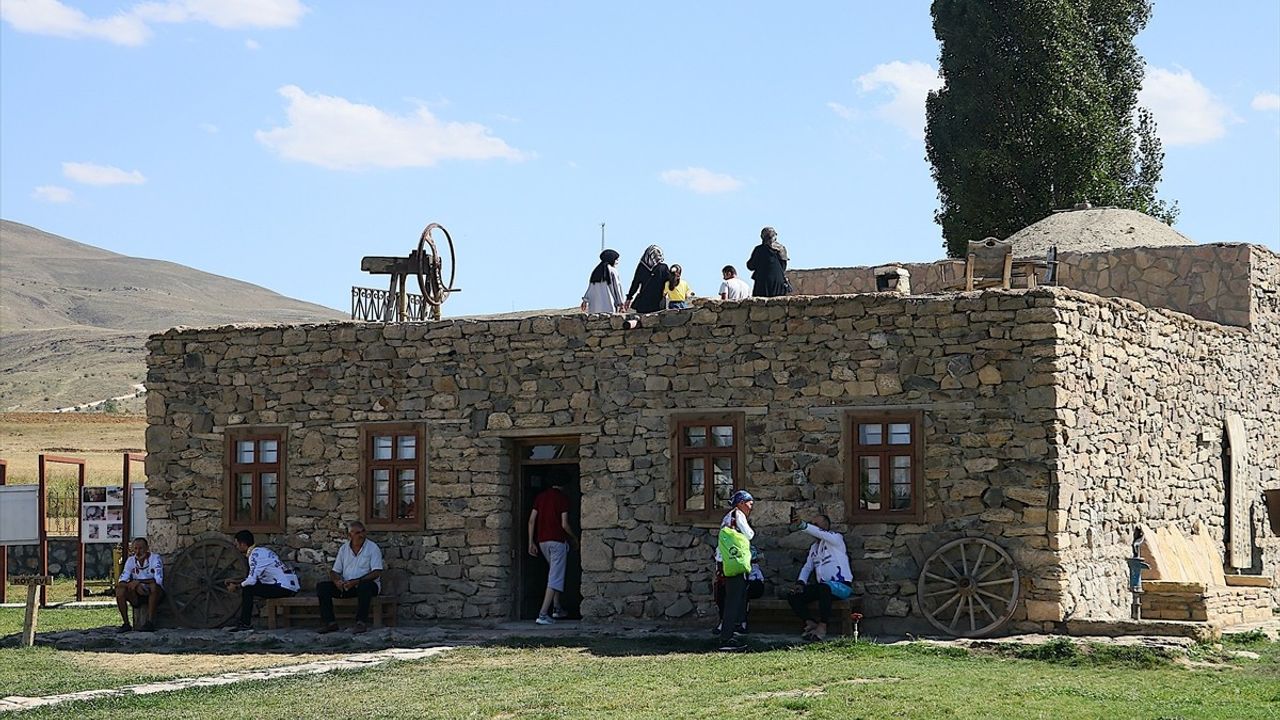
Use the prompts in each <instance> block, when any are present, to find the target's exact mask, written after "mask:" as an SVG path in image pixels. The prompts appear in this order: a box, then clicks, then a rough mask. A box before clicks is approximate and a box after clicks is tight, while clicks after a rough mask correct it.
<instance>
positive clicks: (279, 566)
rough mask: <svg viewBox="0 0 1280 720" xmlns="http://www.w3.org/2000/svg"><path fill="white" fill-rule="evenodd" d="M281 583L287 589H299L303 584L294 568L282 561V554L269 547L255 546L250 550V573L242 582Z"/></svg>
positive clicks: (254, 583)
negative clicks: (300, 582)
mask: <svg viewBox="0 0 1280 720" xmlns="http://www.w3.org/2000/svg"><path fill="white" fill-rule="evenodd" d="M259 583H261V584H263V585H279V586H280V587H282V588H284V589H285V590H292V591H294V592H297V591H298V588H300V587H301V585H300V584H299V583H298V576H297V575H295V574H294V572H293V570H292V569H291V568H289V567H287V566H286V565H285V564H284V563H283V562H280V556H279V555H276V554H275V553H274V552H272V551H271V550H270V549H268V548H264V547H258V546H257V545H255V546H253V547H252V548H250V550H249V575H248V576H247V577H246V578H245V579H244V580H243V581H242V582H241V583H240V585H241V587H243V586H245V585H257V584H259Z"/></svg>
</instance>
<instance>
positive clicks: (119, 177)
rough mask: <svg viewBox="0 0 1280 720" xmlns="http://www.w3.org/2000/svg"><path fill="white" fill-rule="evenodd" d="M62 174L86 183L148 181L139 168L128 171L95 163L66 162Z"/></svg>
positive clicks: (116, 183)
mask: <svg viewBox="0 0 1280 720" xmlns="http://www.w3.org/2000/svg"><path fill="white" fill-rule="evenodd" d="M62 174H63V175H66V176H67V178H68V179H70V180H75V181H76V182H78V183H83V184H85V185H141V184H143V183H145V182H146V181H147V179H146V178H145V177H143V176H142V173H140V172H138V171H137V170H132V171H126V170H121V169H120V168H118V167H113V166H111V165H95V164H93V163H74V162H64V163H62Z"/></svg>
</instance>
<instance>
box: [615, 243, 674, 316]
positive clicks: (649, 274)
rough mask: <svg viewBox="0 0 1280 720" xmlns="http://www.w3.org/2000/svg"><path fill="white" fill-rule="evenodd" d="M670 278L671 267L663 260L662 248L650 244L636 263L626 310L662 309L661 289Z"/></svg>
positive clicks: (646, 310) (640, 311) (648, 310)
mask: <svg viewBox="0 0 1280 720" xmlns="http://www.w3.org/2000/svg"><path fill="white" fill-rule="evenodd" d="M670 278H671V269H670V268H669V267H667V264H666V262H664V261H663V255H662V248H660V247H658V246H657V245H650V246H649V247H647V248H645V251H644V255H642V256H641V257H640V262H639V264H637V265H636V274H635V276H634V277H632V279H631V287H630V288H629V289H628V290H627V302H626V305H625V306H624V309H626V310H635V311H636V312H638V313H651V312H657V311H659V310H661V309H662V300H663V290H664V289H665V288H666V285H667V280H669V279H670Z"/></svg>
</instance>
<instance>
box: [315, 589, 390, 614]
mask: <svg viewBox="0 0 1280 720" xmlns="http://www.w3.org/2000/svg"><path fill="white" fill-rule="evenodd" d="M316 595H318V596H319V597H320V620H321V622H324V623H326V624H327V623H331V622H333V599H334V598H355V599H356V622H362V623H367V622H369V606H370V605H372V604H373V599H374V598H375V597H377V595H378V583H376V582H374V581H373V580H362V581H361V582H360V584H359V585H356V586H355V587H353V588H351V589H350V590H339V589H338V586H337V585H334V584H333V583H331V582H329V581H328V580H326V581H324V582H322V583H317V584H316Z"/></svg>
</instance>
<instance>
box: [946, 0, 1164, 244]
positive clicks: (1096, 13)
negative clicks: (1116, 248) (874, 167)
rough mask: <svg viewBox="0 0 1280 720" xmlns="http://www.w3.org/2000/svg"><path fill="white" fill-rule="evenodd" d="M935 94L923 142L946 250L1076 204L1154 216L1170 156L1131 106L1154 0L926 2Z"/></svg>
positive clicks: (1160, 208)
mask: <svg viewBox="0 0 1280 720" xmlns="http://www.w3.org/2000/svg"><path fill="white" fill-rule="evenodd" d="M932 12H933V29H934V33H935V34H936V35H937V36H938V40H939V42H940V43H941V45H942V50H941V55H940V61H939V65H940V73H941V75H942V79H943V83H944V85H943V87H942V88H941V89H940V90H937V91H934V92H931V93H929V97H928V99H927V100H926V103H925V111H926V115H927V119H928V126H927V128H926V133H925V145H926V149H927V152H928V157H929V162H930V163H931V164H932V165H933V177H934V180H935V181H936V182H937V184H938V195H939V199H940V201H941V205H942V206H941V208H940V209H939V210H938V212H937V215H936V219H937V221H938V223H939V224H940V225H941V226H942V235H943V238H944V239H945V241H946V246H947V253H948V254H949V255H951V256H952V257H960V256H963V255H964V254H965V251H966V248H967V246H968V244H969V242H970V241H973V240H980V239H982V238H984V237H987V236H996V237H1001V238H1003V237H1007V236H1009V235H1011V234H1012V233H1014V232H1016V231H1018V230H1021V229H1022V228H1024V227H1026V226H1027V225H1030V224H1031V223H1033V222H1036V221H1037V220H1040V219H1041V218H1043V217H1045V216H1046V215H1048V214H1049V213H1050V212H1052V211H1053V210H1055V209H1061V208H1064V207H1070V206H1071V205H1074V204H1075V203H1078V202H1082V201H1085V200H1087V201H1089V202H1092V203H1093V204H1094V205H1116V206H1119V207H1124V208H1130V209H1133V210H1139V211H1141V212H1145V213H1148V214H1150V215H1152V216H1154V217H1156V218H1159V219H1161V220H1163V221H1165V222H1167V223H1170V224H1172V222H1173V221H1174V219H1175V218H1176V217H1177V213H1178V209H1177V205H1176V203H1175V204H1172V205H1171V204H1168V203H1166V202H1164V201H1162V200H1158V199H1156V185H1157V184H1158V183H1159V181H1160V174H1161V171H1162V170H1163V166H1164V151H1163V150H1162V149H1161V145H1160V139H1159V138H1158V137H1157V136H1156V133H1155V129H1156V128H1155V121H1154V119H1153V118H1152V117H1151V113H1150V112H1148V111H1147V110H1145V109H1138V108H1137V102H1138V90H1139V89H1140V88H1141V87H1142V76H1143V62H1142V57H1141V55H1139V54H1138V51H1137V49H1136V48H1135V47H1134V44H1133V39H1134V37H1135V36H1136V35H1137V34H1138V32H1139V31H1141V30H1142V28H1143V27H1144V26H1145V25H1146V24H1147V21H1148V20H1149V19H1150V17H1151V0H934V2H933V8H932Z"/></svg>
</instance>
